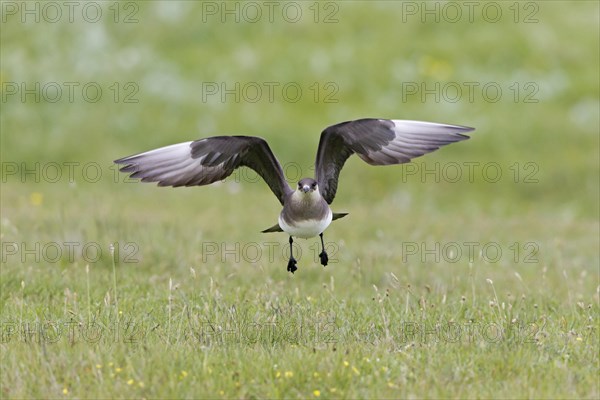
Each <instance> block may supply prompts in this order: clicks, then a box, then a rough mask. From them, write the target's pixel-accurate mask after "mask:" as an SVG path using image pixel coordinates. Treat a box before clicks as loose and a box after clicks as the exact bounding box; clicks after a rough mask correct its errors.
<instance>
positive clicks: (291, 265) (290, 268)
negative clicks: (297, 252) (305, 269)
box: [287, 236, 298, 274]
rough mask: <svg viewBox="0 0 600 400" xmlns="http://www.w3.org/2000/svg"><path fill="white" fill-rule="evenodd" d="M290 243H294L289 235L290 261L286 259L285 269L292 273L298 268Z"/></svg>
mask: <svg viewBox="0 0 600 400" xmlns="http://www.w3.org/2000/svg"><path fill="white" fill-rule="evenodd" d="M292 243H294V240H293V239H292V237H291V236H290V261H288V266H287V270H288V272H291V273H292V274H293V273H294V272H295V271H296V270H297V269H298V268H297V267H296V259H295V258H294V256H293V253H292Z"/></svg>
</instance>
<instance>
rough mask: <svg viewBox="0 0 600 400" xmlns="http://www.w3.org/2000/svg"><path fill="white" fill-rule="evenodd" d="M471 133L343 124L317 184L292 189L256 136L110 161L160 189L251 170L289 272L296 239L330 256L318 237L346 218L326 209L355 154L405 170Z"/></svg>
mask: <svg viewBox="0 0 600 400" xmlns="http://www.w3.org/2000/svg"><path fill="white" fill-rule="evenodd" d="M472 130H473V128H469V127H466V126H459V125H446V124H439V123H433V122H421V121H409V120H390V119H374V118H366V119H359V120H355V121H347V122H342V123H339V124H336V125H332V126H330V127H328V128H326V129H325V130H324V131H323V132H322V133H321V138H320V140H319V147H318V149H317V158H316V162H315V178H314V179H313V178H303V179H301V180H300V181H299V182H298V186H297V187H296V189H295V190H293V189H292V188H291V187H290V186H289V185H288V183H287V181H286V180H285V176H284V174H283V170H282V168H281V165H280V164H279V161H277V158H276V157H275V155H273V152H272V151H271V148H270V147H269V145H268V144H267V142H266V141H265V140H264V139H262V138H260V137H256V136H214V137H209V138H205V139H200V140H196V141H190V142H184V143H179V144H174V145H171V146H166V147H161V148H158V149H155V150H151V151H147V152H145V153H140V154H136V155H132V156H129V157H125V158H121V159H118V160H115V163H117V164H121V165H123V167H121V169H120V171H122V172H126V173H129V174H130V176H131V177H132V178H139V179H141V181H142V182H158V186H173V187H178V186H202V185H208V184H211V183H214V182H217V181H221V180H223V179H225V178H227V177H228V176H229V175H231V173H233V171H234V170H235V169H236V168H239V167H248V168H251V169H253V170H254V171H256V172H257V173H258V174H259V175H260V176H261V177H262V178H263V179H264V181H265V182H266V183H267V185H269V187H270V188H271V191H272V192H273V193H274V194H275V196H276V197H277V199H278V200H279V202H280V203H281V205H282V206H283V209H282V210H281V213H280V214H279V220H278V223H277V224H275V225H274V226H272V227H271V228H268V229H265V230H264V231H263V232H285V233H287V234H288V235H289V243H290V258H289V261H288V265H287V270H288V271H289V272H292V273H294V272H295V271H296V270H297V266H296V264H297V261H296V259H295V258H294V256H293V252H292V243H293V238H294V237H297V238H311V237H315V236H319V237H320V239H321V248H322V251H321V253H320V254H319V257H320V261H321V264H322V265H323V266H326V265H327V262H328V257H327V252H326V251H325V244H324V242H323V232H324V231H325V229H327V227H328V226H329V224H331V221H333V220H336V219H338V218H342V217H344V216H346V215H347V214H346V213H334V212H332V211H331V208H330V207H329V205H330V204H331V203H332V202H333V199H334V198H335V193H336V190H337V187H338V177H339V174H340V170H341V169H342V167H343V166H344V163H345V162H346V160H347V159H348V157H350V156H351V155H352V154H356V155H357V156H358V157H360V158H361V159H362V160H364V161H365V162H367V163H368V164H371V165H393V164H403V163H407V162H409V161H411V160H412V159H413V158H415V157H419V156H422V155H423V154H427V153H430V152H432V151H434V150H437V149H439V148H440V147H442V146H445V145H447V144H450V143H454V142H458V141H461V140H465V139H468V138H469V137H468V136H466V135H465V133H466V132H469V131H472Z"/></svg>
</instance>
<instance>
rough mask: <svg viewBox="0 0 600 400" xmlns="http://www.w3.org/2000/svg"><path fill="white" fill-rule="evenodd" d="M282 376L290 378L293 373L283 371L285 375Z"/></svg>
mask: <svg viewBox="0 0 600 400" xmlns="http://www.w3.org/2000/svg"><path fill="white" fill-rule="evenodd" d="M284 376H285V377H286V378H291V377H293V376H294V373H293V372H292V371H285V374H284Z"/></svg>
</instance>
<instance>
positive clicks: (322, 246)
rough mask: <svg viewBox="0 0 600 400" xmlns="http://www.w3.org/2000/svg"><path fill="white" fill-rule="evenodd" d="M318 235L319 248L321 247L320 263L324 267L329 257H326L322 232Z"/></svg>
mask: <svg viewBox="0 0 600 400" xmlns="http://www.w3.org/2000/svg"><path fill="white" fill-rule="evenodd" d="M319 237H320V238H321V248H322V249H323V251H322V252H321V254H319V258H321V264H322V265H323V266H324V267H325V266H326V265H327V262H328V261H329V257H327V253H326V252H325V243H323V232H321V233H320V234H319Z"/></svg>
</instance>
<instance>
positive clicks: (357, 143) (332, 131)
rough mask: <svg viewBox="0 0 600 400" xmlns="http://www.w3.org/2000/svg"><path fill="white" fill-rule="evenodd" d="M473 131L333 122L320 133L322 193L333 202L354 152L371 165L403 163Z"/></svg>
mask: <svg viewBox="0 0 600 400" xmlns="http://www.w3.org/2000/svg"><path fill="white" fill-rule="evenodd" d="M472 130H473V128H469V127H466V126H458V125H445V124H437V123H433V122H420V121H404V120H389V119H371V118H369V119H359V120H356V121H348V122H342V123H340V124H336V125H332V126H330V127H328V128H326V129H325V130H324V131H323V132H322V133H321V139H320V141H319V149H318V151H317V160H316V164H315V170H316V178H317V182H318V184H319V189H320V191H321V195H322V196H323V197H324V198H325V200H326V201H327V203H329V204H331V202H332V201H333V199H334V197H335V192H336V190H337V184H338V177H339V174H340V171H341V169H342V167H343V166H344V163H345V162H346V160H347V159H348V157H350V156H351V155H352V154H354V153H356V154H357V155H358V156H359V157H360V158H362V159H363V160H364V161H366V162H367V163H369V164H371V165H391V164H402V163H406V162H409V161H410V160H411V159H413V158H415V157H419V156H422V155H423V154H426V153H430V152H432V151H434V150H437V149H439V148H440V147H442V146H445V145H447V144H450V143H454V142H458V141H460V140H465V139H468V138H469V137H468V136H466V135H463V133H464V132H469V131H472Z"/></svg>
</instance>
